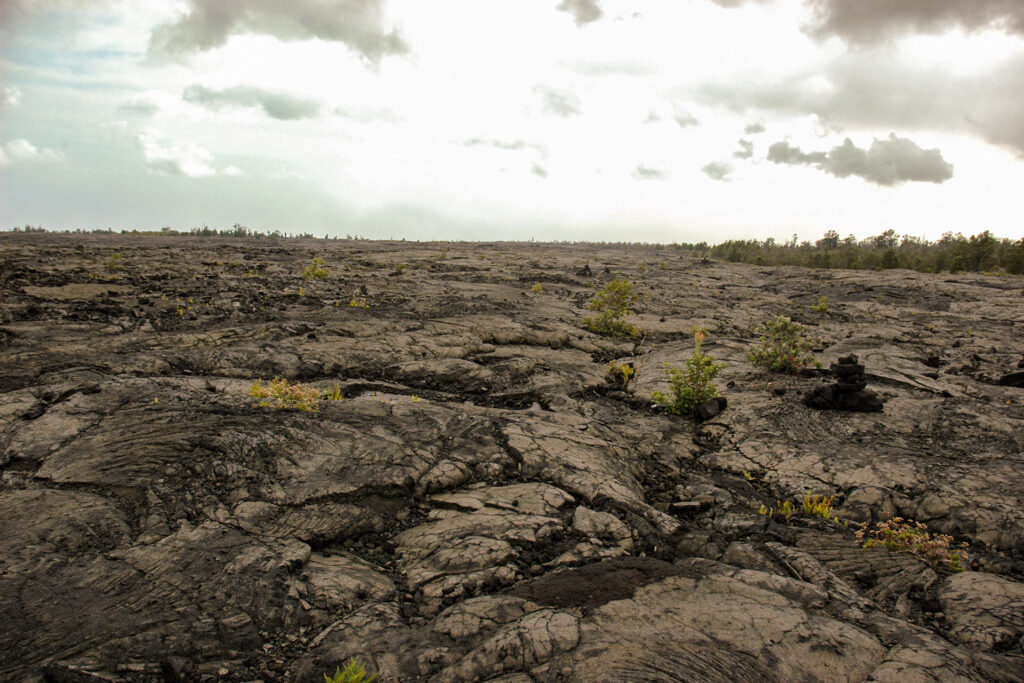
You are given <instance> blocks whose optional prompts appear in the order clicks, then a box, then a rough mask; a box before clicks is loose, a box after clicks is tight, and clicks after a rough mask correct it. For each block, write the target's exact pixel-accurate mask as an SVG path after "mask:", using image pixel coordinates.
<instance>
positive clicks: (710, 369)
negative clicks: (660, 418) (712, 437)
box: [651, 331, 725, 416]
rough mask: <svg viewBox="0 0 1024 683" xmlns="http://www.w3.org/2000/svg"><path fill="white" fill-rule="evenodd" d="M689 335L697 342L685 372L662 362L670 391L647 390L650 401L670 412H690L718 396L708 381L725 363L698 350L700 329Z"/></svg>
mask: <svg viewBox="0 0 1024 683" xmlns="http://www.w3.org/2000/svg"><path fill="white" fill-rule="evenodd" d="M693 338H694V340H695V341H696V342H697V345H696V346H695V347H694V349H693V355H692V356H690V359H689V360H687V361H686V372H685V373H684V372H683V371H682V370H680V369H679V368H673V367H670V366H669V365H667V364H666V365H665V373H666V374H667V375H668V381H669V387H670V389H671V390H670V392H669V393H667V394H666V393H663V392H661V391H655V392H652V393H651V398H652V399H653V400H654V402H655V403H657V404H658V405H660V406H661V407H662V408H664V409H665V410H666V411H668V412H669V413H672V414H673V415H685V416H690V415H693V414H694V412H695V411H696V410H697V406H699V405H700V404H701V403H704V402H705V401H710V400H711V399H713V398H714V397H715V396H717V395H718V389H717V388H716V387H715V384H714V382H712V380H713V379H714V378H715V375H717V374H718V373H719V372H721V370H722V368H724V367H725V364H724V363H716V362H715V360H714V359H713V358H712V357H711V356H709V355H707V354H706V353H703V352H701V350H700V344H701V342H703V341H704V333H703V332H700V331H698V332H697V333H695V334H694V335H693Z"/></svg>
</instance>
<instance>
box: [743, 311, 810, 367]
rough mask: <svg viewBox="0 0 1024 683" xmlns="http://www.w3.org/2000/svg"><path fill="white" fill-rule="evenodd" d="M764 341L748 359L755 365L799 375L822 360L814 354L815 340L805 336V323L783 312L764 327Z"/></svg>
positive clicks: (762, 339)
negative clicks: (812, 341)
mask: <svg viewBox="0 0 1024 683" xmlns="http://www.w3.org/2000/svg"><path fill="white" fill-rule="evenodd" d="M763 332H764V333H763V334H762V336H761V342H760V343H759V344H758V345H757V346H755V347H754V348H753V349H752V350H751V351H750V353H748V354H747V359H748V360H750V362H751V363H752V364H753V365H756V366H758V367H761V368H767V369H768V370H771V371H773V372H786V373H790V374H796V373H797V372H800V370H802V369H803V368H805V367H808V366H810V365H814V366H816V367H821V363H820V362H819V361H817V360H815V358H814V354H812V353H811V347H812V344H811V340H810V339H808V338H807V337H805V336H804V334H803V332H804V326H803V325H801V324H800V323H796V322H793V321H792V320H790V319H789V318H788V317H786V316H783V315H780V316H779V317H777V318H775V320H772V321H771V322H767V323H765V324H764V326H763Z"/></svg>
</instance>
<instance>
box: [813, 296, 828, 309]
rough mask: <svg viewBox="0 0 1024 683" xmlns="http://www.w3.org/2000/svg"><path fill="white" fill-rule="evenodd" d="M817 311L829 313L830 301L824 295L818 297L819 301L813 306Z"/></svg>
mask: <svg viewBox="0 0 1024 683" xmlns="http://www.w3.org/2000/svg"><path fill="white" fill-rule="evenodd" d="M811 310H812V311H814V312H815V313H828V301H827V300H826V299H825V297H823V296H819V297H818V303H816V304H814V305H812V306H811Z"/></svg>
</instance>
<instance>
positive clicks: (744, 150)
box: [732, 139, 754, 159]
mask: <svg viewBox="0 0 1024 683" xmlns="http://www.w3.org/2000/svg"><path fill="white" fill-rule="evenodd" d="M736 144H738V145H739V146H740V148H739V149H738V150H736V151H735V152H733V153H732V155H733V156H734V157H736V158H737V159H749V158H750V157H752V156H754V143H753V142H751V141H750V140H743V139H740V140H737V141H736Z"/></svg>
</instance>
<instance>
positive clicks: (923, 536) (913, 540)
mask: <svg viewBox="0 0 1024 683" xmlns="http://www.w3.org/2000/svg"><path fill="white" fill-rule="evenodd" d="M927 529H928V526H927V525H926V524H922V523H921V522H915V521H914V520H912V519H907V520H905V519H903V518H902V517H893V518H892V519H890V520H889V521H887V522H879V523H878V524H877V525H876V526H875V529H873V530H871V529H870V528H869V527H865V528H863V529H861V530H860V531H858V532H857V538H859V539H861V540H863V541H864V547H865V548H871V547H873V546H875V545H884V546H885V547H886V548H888V549H889V550H892V551H898V550H905V551H907V552H910V553H913V554H914V555H917V556H918V557H920V558H922V559H923V560H924V561H925V562H927V563H928V564H930V565H932V566H933V567H944V568H946V569H949V570H950V571H954V572H962V571H964V569H966V566H967V564H968V562H969V561H970V556H969V555H968V553H967V548H968V547H969V544H968V543H963V544H961V546H960V549H958V550H954V549H952V545H953V537H952V536H947V535H946V534H935V535H934V536H933V535H931V534H929V533H928V531H927Z"/></svg>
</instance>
